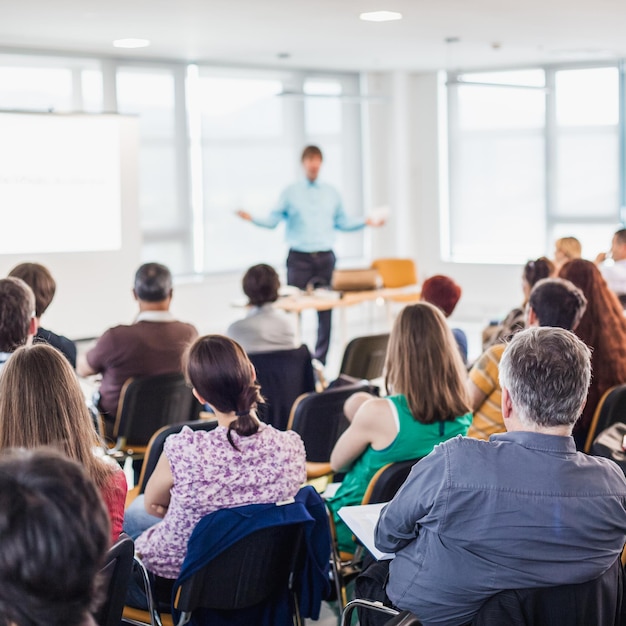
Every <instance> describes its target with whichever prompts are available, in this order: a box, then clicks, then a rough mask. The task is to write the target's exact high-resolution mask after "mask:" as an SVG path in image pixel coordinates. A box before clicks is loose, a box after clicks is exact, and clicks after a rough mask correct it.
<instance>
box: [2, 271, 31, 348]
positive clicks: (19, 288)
mask: <svg viewBox="0 0 626 626" xmlns="http://www.w3.org/2000/svg"><path fill="white" fill-rule="evenodd" d="M34 318H35V296H34V295H33V292H32V290H31V288H30V287H29V286H28V285H27V284H26V283H25V282H24V281H23V280H21V279H20V278H13V277H10V278H2V279H0V352H13V351H14V350H15V349H16V348H18V347H19V346H23V345H24V344H25V343H28V342H29V340H32V337H33V335H34V334H35V333H36V332H37V325H36V322H35V319H34Z"/></svg>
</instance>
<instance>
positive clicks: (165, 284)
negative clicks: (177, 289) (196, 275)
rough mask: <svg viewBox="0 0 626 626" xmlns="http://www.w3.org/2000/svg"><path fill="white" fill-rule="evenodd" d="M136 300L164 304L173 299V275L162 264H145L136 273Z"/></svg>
mask: <svg viewBox="0 0 626 626" xmlns="http://www.w3.org/2000/svg"><path fill="white" fill-rule="evenodd" d="M133 293H134V294H135V298H137V300H141V301H142V302H163V301H165V300H169V299H170V298H171V297H172V274H171V273H170V271H169V269H168V268H167V267H165V265H161V264H160V263H144V264H143V265H142V266H141V267H140V268H139V269H138V270H137V272H136V273H135V286H134V289H133Z"/></svg>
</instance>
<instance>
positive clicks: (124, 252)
mask: <svg viewBox="0 0 626 626" xmlns="http://www.w3.org/2000/svg"><path fill="white" fill-rule="evenodd" d="M137 136H138V132H137V120H136V119H135V118H133V117H129V116H120V115H82V114H67V115H64V114H37V113H32V114H31V113H14V112H6V113H0V275H2V276H6V274H7V272H8V271H10V269H11V268H12V267H14V266H15V265H17V264H18V263H21V262H25V261H32V262H39V263H43V264H44V265H46V266H47V267H48V268H49V269H50V271H51V272H52V274H53V276H54V278H55V280H56V282H57V295H56V297H55V300H54V301H53V303H52V305H51V307H50V309H49V312H46V314H45V316H44V319H43V324H42V325H44V326H46V327H48V328H50V329H51V330H54V331H55V332H60V333H63V334H66V335H68V336H69V337H71V338H81V337H90V336H96V335H99V334H100V333H101V332H102V330H103V329H104V328H106V327H107V326H109V325H111V324H113V323H116V322H117V321H126V320H127V316H128V315H129V312H130V310H131V309H132V303H131V304H130V305H129V303H127V302H126V300H127V299H128V294H129V288H130V284H131V282H132V274H133V272H134V271H135V269H136V266H137V265H138V263H139V259H140V245H141V238H140V230H139V210H138V181H137V177H138V165H137V158H138V157H137V155H138V145H137V142H138V137H137ZM90 294H91V295H90Z"/></svg>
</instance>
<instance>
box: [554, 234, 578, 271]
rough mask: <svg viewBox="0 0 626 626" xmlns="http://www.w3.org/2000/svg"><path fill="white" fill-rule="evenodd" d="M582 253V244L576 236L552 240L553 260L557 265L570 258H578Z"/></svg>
mask: <svg viewBox="0 0 626 626" xmlns="http://www.w3.org/2000/svg"><path fill="white" fill-rule="evenodd" d="M582 253H583V249H582V246H581V245H580V241H578V239H576V237H561V238H560V239H557V240H556V241H555V242H554V261H555V262H556V264H557V265H558V266H561V265H563V263H567V261H571V260H572V259H580V257H581V256H582Z"/></svg>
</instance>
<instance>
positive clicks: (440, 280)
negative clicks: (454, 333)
mask: <svg viewBox="0 0 626 626" xmlns="http://www.w3.org/2000/svg"><path fill="white" fill-rule="evenodd" d="M460 297H461V287H459V285H457V284H456V283H455V282H454V281H453V280H452V279H451V278H449V277H448V276H442V275H440V274H438V275H436V276H431V277H430V278H428V279H426V280H425V281H424V284H423V285H422V300H424V301H426V302H430V304H434V305H435V306H436V307H438V308H439V309H441V310H442V311H443V314H444V315H445V316H446V317H450V315H452V312H453V311H454V308H455V307H456V305H457V302H458V301H459V298H460Z"/></svg>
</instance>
